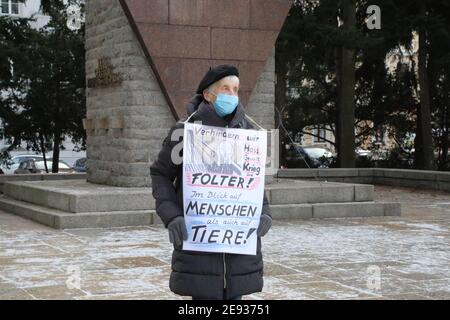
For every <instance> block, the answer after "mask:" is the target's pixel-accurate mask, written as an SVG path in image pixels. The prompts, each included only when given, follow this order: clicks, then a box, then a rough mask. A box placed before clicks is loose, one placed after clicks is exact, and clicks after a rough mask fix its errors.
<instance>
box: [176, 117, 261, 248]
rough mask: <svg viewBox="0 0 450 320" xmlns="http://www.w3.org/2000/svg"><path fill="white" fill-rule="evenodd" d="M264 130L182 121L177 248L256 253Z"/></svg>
mask: <svg viewBox="0 0 450 320" xmlns="http://www.w3.org/2000/svg"><path fill="white" fill-rule="evenodd" d="M266 152H267V132H266V131H264V130H262V131H256V130H245V129H231V128H221V127H211V126H204V125H201V124H195V123H185V125H184V142H183V198H184V199H183V201H184V217H185V221H186V227H187V230H188V235H189V236H188V240H186V241H184V242H183V250H193V251H206V252H228V253H237V254H252V255H254V254H256V245H257V235H256V230H257V228H258V225H259V219H260V216H261V210H262V204H263V196H264V175H265V164H266Z"/></svg>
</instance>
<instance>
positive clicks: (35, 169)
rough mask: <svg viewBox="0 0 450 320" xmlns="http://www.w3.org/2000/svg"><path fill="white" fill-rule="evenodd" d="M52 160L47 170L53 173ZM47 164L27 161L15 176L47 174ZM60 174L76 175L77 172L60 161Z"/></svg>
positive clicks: (21, 165)
mask: <svg viewBox="0 0 450 320" xmlns="http://www.w3.org/2000/svg"><path fill="white" fill-rule="evenodd" d="M52 165H53V162H52V160H49V161H47V169H48V172H49V173H51V171H52ZM45 172H46V171H45V163H44V161H39V160H38V161H35V160H33V159H27V160H25V161H22V162H21V163H20V165H19V168H17V169H16V171H14V173H15V174H30V173H45ZM58 172H59V173H74V172H75V170H73V168H72V167H71V166H69V165H68V164H67V163H65V162H64V161H62V160H59V163H58Z"/></svg>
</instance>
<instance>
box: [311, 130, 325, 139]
mask: <svg viewBox="0 0 450 320" xmlns="http://www.w3.org/2000/svg"><path fill="white" fill-rule="evenodd" d="M313 134H314V142H325V138H326V131H325V128H324V127H318V128H314V130H313Z"/></svg>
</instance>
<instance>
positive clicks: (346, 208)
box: [270, 201, 401, 220]
mask: <svg viewBox="0 0 450 320" xmlns="http://www.w3.org/2000/svg"><path fill="white" fill-rule="evenodd" d="M270 211H271V214H272V217H273V218H274V219H275V220H284V219H311V218H345V217H382V216H400V215H401V205H400V203H396V202H374V201H362V202H347V203H313V204H281V205H270Z"/></svg>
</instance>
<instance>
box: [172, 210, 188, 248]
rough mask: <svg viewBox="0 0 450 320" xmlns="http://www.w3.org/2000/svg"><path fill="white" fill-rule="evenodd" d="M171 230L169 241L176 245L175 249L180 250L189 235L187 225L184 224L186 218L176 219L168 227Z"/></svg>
mask: <svg viewBox="0 0 450 320" xmlns="http://www.w3.org/2000/svg"><path fill="white" fill-rule="evenodd" d="M167 229H168V230H169V241H170V243H173V244H175V247H177V248H180V247H181V245H182V244H183V240H187V238H188V233H187V229H186V224H185V223H184V217H181V216H179V217H176V218H174V219H173V220H172V221H171V222H170V223H169V224H168V225H167Z"/></svg>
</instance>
